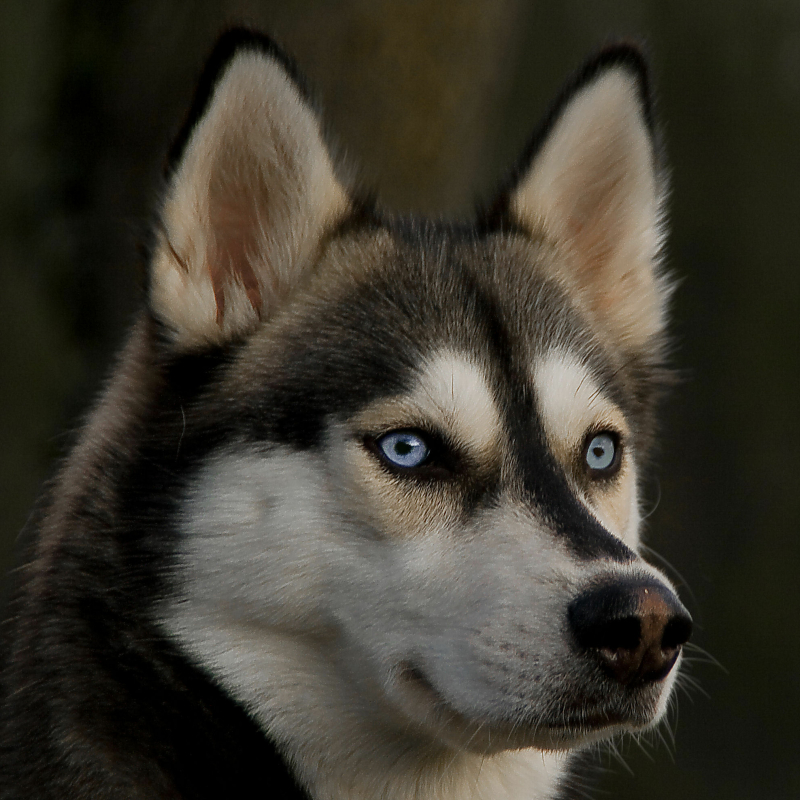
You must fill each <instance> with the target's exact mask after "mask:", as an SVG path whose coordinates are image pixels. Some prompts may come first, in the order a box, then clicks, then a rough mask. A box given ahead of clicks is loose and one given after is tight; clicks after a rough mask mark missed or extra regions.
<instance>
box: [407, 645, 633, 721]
mask: <svg viewBox="0 0 800 800" xmlns="http://www.w3.org/2000/svg"><path fill="white" fill-rule="evenodd" d="M396 675H397V676H398V680H399V681H401V682H402V683H404V684H406V685H410V686H411V687H413V689H414V690H415V691H418V692H421V693H422V694H423V695H424V696H425V697H426V699H427V700H428V702H430V703H431V704H432V705H434V706H436V707H438V708H440V709H448V710H449V711H450V712H451V713H455V714H457V715H459V716H461V713H460V712H459V711H458V710H457V709H455V708H454V707H453V705H452V704H451V703H450V702H449V701H448V700H447V698H446V697H445V696H444V695H443V694H442V693H441V692H440V691H439V690H438V689H437V688H436V687H435V686H434V685H433V684H432V683H431V681H430V680H429V678H428V677H427V676H426V674H425V672H424V671H423V669H422V668H421V667H419V666H418V665H417V664H416V663H415V662H413V661H410V660H406V661H402V662H400V663H399V664H398V665H397V671H396ZM587 706H588V707H587V708H586V709H585V710H584V709H580V710H571V711H565V713H564V714H563V715H561V716H559V718H558V719H553V718H551V719H549V720H548V719H541V718H540V719H537V720H536V721H535V722H533V723H532V724H531V727H532V728H535V729H537V730H540V731H548V732H549V733H551V734H555V735H563V736H567V737H573V736H580V735H583V734H590V733H596V732H598V731H602V730H604V729H608V728H623V727H624V728H630V727H631V726H634V727H638V726H640V725H646V721H644V720H642V719H638V718H637V715H635V714H625V713H622V712H620V711H615V710H613V709H608V708H606V709H603V708H602V706H601V703H599V702H597V701H594V700H587ZM592 706H594V708H592ZM573 709H574V706H573ZM509 724H512V723H509ZM513 726H514V727H517V726H519V721H517V722H514V723H513Z"/></svg>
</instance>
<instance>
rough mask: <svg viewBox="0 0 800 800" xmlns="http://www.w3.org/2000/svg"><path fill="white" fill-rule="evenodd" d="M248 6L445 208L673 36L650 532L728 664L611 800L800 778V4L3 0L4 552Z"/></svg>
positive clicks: (115, 323) (61, 435) (406, 176)
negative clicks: (670, 324) (594, 58)
mask: <svg viewBox="0 0 800 800" xmlns="http://www.w3.org/2000/svg"><path fill="white" fill-rule="evenodd" d="M236 22H239V23H240V22H245V23H248V24H251V25H254V26H257V27H259V28H262V29H264V30H266V31H268V32H271V33H272V34H273V35H274V36H276V37H277V38H278V40H279V41H281V42H282V43H283V44H284V45H285V47H286V48H287V49H288V50H289V51H290V52H291V53H293V54H294V56H295V57H296V59H297V61H298V62H299V64H300V65H301V66H302V69H303V70H304V71H305V72H306V74H307V75H308V76H309V78H310V79H311V82H312V84H313V86H314V87H316V91H317V94H318V97H319V99H320V101H321V105H322V107H323V108H324V109H325V111H326V113H327V118H328V120H329V121H330V124H331V128H332V129H333V130H334V131H335V132H336V134H337V136H338V141H339V144H340V145H341V148H342V150H343V151H344V152H345V153H347V154H349V155H350V156H351V157H352V159H353V160H355V161H356V162H357V163H360V164H361V165H362V173H361V174H362V177H363V179H364V181H365V182H366V183H367V184H370V185H373V186H375V187H376V188H377V191H378V195H379V197H380V199H381V200H382V201H383V202H384V203H385V204H386V205H388V206H390V207H392V208H395V209H398V210H402V211H408V210H419V211H425V212H429V213H436V214H439V215H442V216H463V214H464V213H465V212H467V211H468V210H469V208H470V207H471V204H472V202H473V200H474V199H475V198H476V197H477V198H480V197H481V196H485V194H486V192H487V191H488V189H489V188H490V187H491V186H492V184H493V182H494V181H495V180H496V179H497V178H498V176H499V174H500V173H501V171H502V170H503V169H504V168H505V167H506V166H507V165H508V164H509V163H510V162H511V161H512V160H513V159H514V157H515V156H516V154H517V153H518V151H519V150H520V148H521V147H522V144H523V142H524V141H525V139H526V137H527V135H528V134H529V133H530V131H531V130H532V128H533V126H534V125H535V124H536V123H537V121H538V119H539V117H540V115H541V113H542V111H543V109H544V108H545V106H546V104H547V103H548V102H549V101H550V100H551V99H552V97H553V95H554V93H555V92H556V91H557V90H558V88H559V86H560V83H561V81H562V80H563V79H564V77H565V76H566V75H567V74H568V73H569V72H570V71H571V70H572V69H574V68H575V67H576V66H577V65H578V64H579V63H580V62H581V61H582V59H583V58H584V57H585V56H586V55H587V54H588V53H589V52H591V51H592V50H593V49H594V48H596V47H597V46H598V45H599V44H602V43H603V42H604V41H607V40H608V39H609V38H612V37H618V36H626V37H634V38H637V39H640V40H644V41H645V42H646V44H647V45H648V47H649V49H650V51H651V55H652V62H653V69H654V75H655V79H656V84H657V86H658V89H659V97H660V103H659V109H660V115H661V119H662V121H663V123H664V130H665V136H666V142H667V149H668V154H669V160H670V163H671V166H672V187H673V193H672V198H671V201H670V218H671V227H672V237H671V240H670V246H669V263H670V266H671V268H672V270H673V271H674V273H675V274H676V276H677V277H678V278H679V279H680V281H681V285H680V290H679V291H678V293H677V295H676V298H675V302H674V312H675V314H674V316H675V325H674V333H675V342H676V345H677V348H676V354H675V359H674V360H675V364H676V366H677V367H678V368H679V369H680V370H681V373H682V375H683V377H684V381H683V383H682V385H680V386H679V387H678V389H677V390H676V392H675V393H674V396H673V397H672V398H671V399H670V402H669V403H668V405H667V407H666V413H665V423H664V425H663V440H662V453H661V458H660V464H659V469H658V474H659V477H658V479H656V478H655V477H653V478H652V480H651V481H650V483H649V485H648V499H647V509H648V511H651V512H652V513H651V515H650V516H649V518H648V522H647V528H648V530H647V541H648V544H649V545H651V546H652V547H653V548H654V549H655V550H657V551H658V552H659V553H660V554H661V555H662V556H663V557H664V558H665V559H666V560H667V562H669V563H670V564H672V565H674V569H673V570H672V571H671V574H672V575H673V577H674V578H675V580H676V581H677V582H678V583H679V584H680V585H681V593H682V595H683V597H684V599H685V601H686V603H687V605H688V606H689V607H690V609H691V611H692V613H693V615H694V617H695V620H696V623H697V625H696V635H695V642H696V643H697V644H698V645H699V646H700V647H702V648H703V649H704V650H705V651H707V652H708V653H709V654H710V658H706V657H705V656H703V655H702V654H700V653H698V652H695V653H694V657H695V658H696V659H697V660H696V661H695V662H694V663H692V665H691V667H690V672H689V675H690V677H691V680H692V683H693V684H695V683H696V686H687V687H686V689H685V690H684V691H682V692H681V693H680V696H679V701H678V706H677V713H674V714H673V715H672V721H671V728H672V729H673V730H674V731H675V742H674V744H673V743H672V742H671V741H670V735H669V733H668V732H667V731H666V730H665V731H664V738H665V739H666V742H658V741H657V738H656V739H654V738H653V737H649V738H648V739H647V740H646V741H643V742H642V743H641V746H638V745H637V744H636V743H635V742H633V741H632V740H631V741H626V742H622V743H620V746H619V749H620V752H621V759H622V760H623V761H624V764H625V765H623V764H622V763H620V760H618V759H617V758H616V757H614V756H612V755H611V754H608V755H606V756H604V757H603V762H604V764H605V765H606V766H607V767H608V773H607V774H606V775H605V777H604V778H603V779H602V781H601V785H600V787H599V791H598V792H597V793H596V794H595V796H596V797H597V798H603V797H609V796H613V797H617V798H647V799H648V800H667V798H669V800H674V798H676V797H677V798H683V799H685V800H692V799H694V798H698V799H699V798H703V800H707V799H708V798H725V800H740V799H743V798H751V799H752V798H770V799H771V800H772V799H775V800H782V799H783V798H786V800H789V798H795V799H796V798H798V797H800V746H799V745H800V737H799V736H798V725H799V724H800V720H798V715H799V714H800V702H799V697H800V691H799V690H798V685H800V680H798V678H797V672H798V666H799V665H800V647H799V646H798V644H799V642H800V635H799V631H798V629H799V628H800V623H799V620H800V592H799V591H798V588H797V587H798V580H797V574H798V570H800V544H799V542H800V535H798V533H799V532H798V525H797V520H798V516H800V514H799V512H800V509H799V508H798V505H800V503H799V502H798V501H799V499H800V480H798V477H799V475H798V473H799V472H800V470H799V469H798V465H799V464H800V436H799V435H798V426H797V417H798V411H799V410H800V408H799V407H798V395H800V391H799V390H800V386H798V345H799V344H800V337H798V332H799V331H800V326H798V310H800V304H799V303H798V295H799V294H800V292H799V291H798V289H799V286H798V283H799V280H798V276H800V269H798V258H800V220H798V217H800V193H798V183H800V3H798V2H797V0H769V2H755V3H754V2H743V1H742V0H716V1H709V2H702V3H699V2H697V0H692V1H691V2H689V0H676V1H674V2H669V3H667V2H659V1H658V0H652V1H651V2H645V1H644V0H631V1H630V2H623V1H617V2H610V1H609V2H607V1H605V0H594V1H593V2H581V1H580V0H562V1H561V2H536V0H460V1H458V2H456V1H450V0H437V1H436V2H432V0H405V1H402V2H401V1H399V0H396V1H395V2H390V1H389V0H351V1H350V2H324V3H323V2H315V1H314V0H297V1H296V2H289V1H288V0H283V1H282V2H260V3H259V2H256V0H252V2H224V0H223V1H221V2H216V3H211V2H195V3H193V4H188V3H183V2H177V1H176V0H159V2H143V1H142V0H137V2H133V1H132V0H124V1H123V0H116V1H115V2H113V3H112V2H105V1H104V0H81V1H80V2H78V1H77V0H3V2H2V4H0V325H1V326H2V336H3V344H2V348H1V350H0V376H2V378H0V380H2V396H1V397H0V445H1V446H0V487H2V488H1V491H2V497H1V498H0V566H2V568H3V571H5V568H7V567H10V566H11V564H12V562H13V558H14V550H15V540H16V538H17V536H18V534H19V532H20V530H21V529H22V528H23V526H24V525H25V522H26V519H27V515H28V513H29V511H30V508H31V506H32V504H33V503H34V500H35V498H36V496H37V494H38V493H39V491H40V488H41V485H42V482H43V480H44V479H45V478H46V476H47V475H48V474H49V473H50V472H51V471H52V465H53V462H54V459H56V458H57V457H58V456H60V455H63V453H64V450H65V448H66V447H67V445H68V442H69V440H70V435H69V431H70V430H71V429H74V427H75V426H76V424H78V422H79V421H80V418H81V414H82V413H83V411H84V409H85V408H86V406H87V403H88V402H89V401H90V399H91V398H92V397H93V396H94V395H96V393H97V392H98V390H99V388H100V386H101V383H102V379H103V376H104V375H105V374H106V373H107V371H108V369H109V365H110V362H111V357H112V354H113V352H114V351H115V349H116V348H117V347H118V346H119V344H120V342H121V340H122V337H123V334H124V331H125V329H126V327H127V326H128V324H129V323H130V321H131V319H132V315H133V313H134V310H135V309H136V307H137V304H138V303H139V301H140V289H139V287H140V278H141V270H142V265H141V257H140V256H139V254H138V251H137V242H140V241H142V240H143V238H144V236H143V232H144V231H145V230H146V228H147V223H148V219H149V215H150V213H151V210H152V208H153V203H154V201H155V200H156V198H158V196H159V192H160V190H161V184H160V180H161V164H162V159H163V156H164V153H165V151H166V147H167V145H168V143H169V141H170V138H171V136H172V135H173V134H174V133H175V131H176V128H177V127H178V125H179V124H180V122H181V119H182V114H183V113H184V111H185V109H186V108H187V106H188V102H189V100H190V97H191V93H192V89H193V84H194V80H195V78H196V77H197V74H198V71H199V69H200V66H201V65H202V62H203V59H204V56H205V55H206V53H207V52H208V50H209V48H210V47H211V45H212V43H213V41H214V39H215V37H216V35H217V34H218V33H219V31H220V30H221V29H222V28H223V27H225V26H226V25H229V24H231V23H236ZM65 431H66V433H65ZM678 571H679V573H680V574H678ZM712 658H713V659H715V660H717V661H718V662H719V665H720V666H717V665H715V664H714V663H712V661H711V659H712Z"/></svg>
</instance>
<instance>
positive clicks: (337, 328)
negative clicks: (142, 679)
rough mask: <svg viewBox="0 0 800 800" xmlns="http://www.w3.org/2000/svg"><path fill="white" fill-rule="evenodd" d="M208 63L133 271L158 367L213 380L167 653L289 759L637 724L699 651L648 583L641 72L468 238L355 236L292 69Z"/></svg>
mask: <svg viewBox="0 0 800 800" xmlns="http://www.w3.org/2000/svg"><path fill="white" fill-rule="evenodd" d="M222 49H223V50H224V47H223V48H222ZM229 49H230V52H228V53H227V54H226V55H225V58H219V59H218V62H219V63H221V64H222V66H221V67H219V66H217V67H216V68H215V69H216V71H215V73H214V75H213V76H210V77H209V76H207V82H208V85H209V86H210V90H209V92H208V95H209V97H208V102H207V103H206V105H205V106H204V107H203V108H202V109H201V110H199V112H198V114H197V118H196V121H195V122H194V125H193V127H192V128H191V130H190V133H189V134H188V136H187V137H186V140H185V142H184V143H183V146H182V148H179V151H178V152H177V153H176V157H175V167H174V175H173V178H172V183H171V187H170V190H169V192H168V195H167V198H166V202H165V206H164V210H163V215H162V220H163V224H162V226H161V229H160V234H159V241H158V245H157V247H156V251H155V254H154V257H153V262H152V273H151V290H150V308H151V313H152V315H153V317H154V318H155V319H156V320H157V321H158V324H159V325H160V326H161V328H162V332H163V343H162V347H163V349H164V353H165V355H164V358H165V359H166V361H168V362H169V363H172V364H173V365H175V364H181V365H184V366H183V367H181V370H184V371H185V365H186V364H192V363H196V361H197V359H202V358H203V357H204V354H207V353H209V352H221V351H224V352H225V353H226V357H225V359H224V363H222V366H220V367H219V368H218V369H216V370H215V372H214V378H213V380H210V381H206V382H204V383H203V384H202V386H201V387H200V388H199V389H198V390H197V391H195V392H193V393H189V394H185V395H181V397H182V400H181V404H180V412H181V420H182V428H181V430H180V434H181V435H180V438H179V439H178V441H177V442H176V447H177V448H178V450H180V448H181V447H183V448H184V461H185V462H186V463H187V465H188V466H187V467H186V469H185V479H184V480H183V481H182V484H181V487H182V488H181V502H180V504H179V506H178V509H177V510H176V511H175V518H176V522H175V524H176V525H177V527H178V529H179V531H180V544H179V547H178V555H177V559H176V566H175V568H174V570H173V574H172V577H171V580H172V587H173V589H172V592H171V594H170V596H169V598H168V599H167V600H166V601H165V602H164V604H163V607H162V609H161V612H160V618H161V624H162V627H163V629H164V630H165V631H166V632H167V634H168V636H169V637H170V638H171V639H172V640H173V641H175V642H177V643H178V644H179V646H180V647H181V648H182V649H183V650H184V651H185V652H187V653H188V654H190V656H191V657H192V658H193V659H194V660H196V661H197V662H199V663H200V664H202V665H203V667H204V668H205V669H206V670H208V671H209V672H210V673H211V674H213V675H214V676H215V678H216V679H217V680H218V681H219V683H220V684H221V685H222V686H224V687H225V688H226V689H227V690H228V691H229V692H230V693H231V694H232V695H233V696H234V697H236V698H237V699H238V700H240V702H242V703H243V704H244V705H245V706H246V707H248V708H249V709H251V710H252V712H253V713H254V714H255V715H256V717H257V718H258V719H259V720H260V721H261V722H262V724H263V725H264V726H265V728H266V729H267V730H269V731H271V732H272V733H273V734H274V735H275V736H277V738H278V739H279V741H281V742H283V743H284V746H285V747H286V749H287V750H288V751H289V752H290V753H291V752H295V751H294V750H293V748H295V744H293V742H300V741H301V740H303V741H305V742H308V741H309V739H314V736H316V734H315V733H313V729H314V728H315V727H319V728H324V729H326V730H327V732H328V733H327V735H328V736H329V737H332V736H335V735H336V732H337V731H338V732H342V735H344V734H343V732H344V731H347V735H350V734H351V732H352V730H354V729H355V728H358V729H359V730H360V731H361V735H362V736H370V735H375V736H380V737H384V738H386V737H394V738H395V739H396V740H398V741H401V740H403V739H404V737H405V738H407V737H416V738H417V739H419V740H425V741H436V742H439V743H440V744H443V745H446V746H450V747H456V748H458V749H461V750H475V751H479V752H482V753H489V752H495V751H498V750H504V749H509V748H525V747H537V748H540V749H565V748H570V747H573V746H575V745H577V744H580V743H583V742H586V741H590V740H593V739H597V738H600V737H603V736H607V735H609V734H612V733H614V732H616V731H621V730H636V729H641V728H643V727H646V726H648V725H650V724H653V723H654V722H656V721H657V720H658V719H659V718H660V717H661V715H662V714H663V713H664V710H665V707H666V704H667V701H668V697H669V694H670V690H671V684H672V681H673V679H674V674H675V672H676V670H675V669H674V668H673V667H674V664H675V662H676V660H677V659H678V658H679V652H680V647H681V645H682V644H683V643H684V642H685V641H686V639H687V638H688V634H689V630H690V620H689V618H688V615H687V614H686V612H685V610H684V609H683V607H682V606H681V605H680V603H679V601H678V600H677V598H676V597H675V595H674V592H673V590H672V589H671V587H670V586H669V584H668V583H667V581H666V579H665V578H664V577H663V576H662V575H661V574H660V573H659V572H658V571H656V570H655V569H654V568H652V567H651V566H649V565H647V564H646V563H645V562H644V561H643V560H642V559H641V558H640V557H639V556H638V554H637V547H638V543H639V521H640V519H639V511H638V500H637V481H638V474H639V469H640V465H641V464H642V462H643V461H644V459H645V458H646V454H647V449H648V445H649V442H650V440H651V438H652V416H653V404H654V400H655V396H656V394H657V392H658V388H659V383H660V374H661V370H660V364H661V358H662V346H663V345H662V336H663V328H664V305H665V302H666V299H667V295H668V288H667V285H666V283H665V281H664V279H663V277H662V276H661V275H660V273H659V271H658V268H657V256H658V250H659V242H660V207H661V200H662V195H663V191H664V188H663V180H662V177H661V174H660V168H659V162H658V153H657V149H656V146H655V144H654V138H653V131H652V121H651V119H650V106H649V100H648V95H647V88H646V81H645V74H644V67H643V65H642V63H641V59H640V56H638V54H637V53H636V52H635V51H632V50H630V49H629V48H625V47H621V48H616V49H611V50H608V51H605V52H604V53H603V54H601V55H600V56H599V57H598V58H596V59H595V60H594V61H593V62H591V63H590V64H589V65H588V66H587V68H586V69H585V70H584V72H583V73H582V74H581V75H580V76H579V77H578V78H577V79H576V80H575V81H574V82H573V83H572V84H571V85H570V86H568V87H567V89H566V90H565V93H564V95H563V96H562V98H561V100H560V101H559V102H558V103H557V105H556V106H555V107H554V109H553V111H552V113H551V115H550V117H549V121H548V123H547V125H546V126H545V127H544V128H543V129H542V131H541V132H540V133H539V134H538V136H537V137H536V138H535V139H534V141H533V144H532V145H531V147H530V148H529V150H528V152H527V153H526V154H525V157H524V158H523V160H522V162H521V166H520V167H519V169H518V170H517V174H516V176H515V178H514V180H513V181H512V182H509V184H508V185H507V186H506V187H505V189H504V191H503V192H502V193H501V196H500V199H499V200H498V202H497V204H496V205H495V206H494V208H493V210H492V212H491V213H490V214H487V215H486V216H485V218H484V219H482V220H481V222H480V223H479V224H477V225H475V226H474V227H469V228H467V227H463V228H462V227H459V226H455V225H447V224H443V223H432V222H426V221H423V220H414V219H410V220H396V219H390V218H387V217H386V216H382V215H380V214H378V213H376V212H375V211H373V210H366V209H365V208H364V207H363V206H361V205H359V204H357V203H356V202H355V201H354V200H353V199H352V197H351V195H350V193H349V192H348V191H346V190H345V189H344V188H343V186H342V184H341V183H340V182H339V180H338V179H337V177H336V173H335V171H334V169H333V166H332V164H331V161H330V159H329V156H328V153H327V150H326V148H325V146H324V143H323V140H322V137H321V136H320V133H319V127H318V123H317V120H316V118H315V116H314V115H313V113H312V112H311V110H310V108H309V106H308V103H307V101H306V99H305V97H304V95H303V93H302V91H301V90H299V89H298V86H297V83H296V82H295V79H294V78H293V77H292V73H291V71H290V70H289V69H288V67H287V66H286V64H285V63H284V62H283V60H282V58H281V57H280V56H279V55H277V54H276V53H275V51H274V50H272V49H271V48H270V47H269V46H268V45H264V44H263V43H260V42H259V40H257V39H251V40H246V41H245V42H244V43H243V44H241V43H240V44H239V46H238V48H236V49H234V48H229ZM178 394H179V395H180V392H178ZM189 453H190V454H191V456H189V455H187V454H189ZM298 730H300V731H302V732H303V733H302V734H300V733H298V732H297V731H298ZM368 732H369V733H368ZM296 746H297V747H299V746H300V745H299V744H298V745H296Z"/></svg>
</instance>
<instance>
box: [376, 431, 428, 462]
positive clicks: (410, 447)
mask: <svg viewBox="0 0 800 800" xmlns="http://www.w3.org/2000/svg"><path fill="white" fill-rule="evenodd" d="M376 444H377V445H378V448H379V449H380V451H381V453H382V454H383V457H384V458H385V459H386V460H387V461H388V462H389V463H390V464H393V465H394V466H396V467H405V468H407V469H410V468H413V467H421V466H422V465H423V464H424V463H425V462H426V461H427V459H428V456H429V455H430V453H431V450H430V447H428V445H427V443H426V442H425V440H424V439H423V438H422V437H421V436H418V435H417V434H416V433H412V432H411V431H393V432H392V433H387V434H386V435H385V436H381V438H380V439H378V440H377V442H376Z"/></svg>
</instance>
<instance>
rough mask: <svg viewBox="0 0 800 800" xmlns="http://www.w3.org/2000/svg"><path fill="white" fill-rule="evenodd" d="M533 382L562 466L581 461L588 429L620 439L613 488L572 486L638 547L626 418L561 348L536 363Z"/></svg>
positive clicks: (632, 463)
mask: <svg viewBox="0 0 800 800" xmlns="http://www.w3.org/2000/svg"><path fill="white" fill-rule="evenodd" d="M533 380H534V385H535V387H536V397H537V400H538V404H539V413H540V414H541V417H542V421H543V423H544V426H545V432H546V434H547V437H548V439H549V441H550V445H551V447H552V449H553V452H554V453H555V454H556V456H557V457H559V458H560V459H561V460H562V463H564V465H565V467H568V468H569V467H571V466H572V465H571V464H569V463H568V462H570V461H572V462H574V461H578V460H580V459H581V458H582V456H583V453H582V446H583V441H584V439H585V437H586V435H587V433H588V432H589V431H591V430H595V431H602V430H612V431H615V432H617V433H618V434H620V436H621V437H622V441H623V456H622V458H623V461H622V466H621V468H620V471H619V473H618V475H617V476H616V478H615V480H614V483H613V485H612V486H611V487H602V490H598V491H596V492H595V493H587V492H585V491H582V490H581V489H580V487H578V486H576V485H573V488H574V490H575V492H576V494H578V496H580V497H581V498H582V499H583V500H584V502H585V503H586V505H587V507H588V508H589V510H590V511H591V512H592V513H593V514H594V515H595V516H596V517H597V519H598V520H599V521H600V522H601V523H602V524H603V526H604V527H605V528H606V529H607V530H609V531H610V532H611V533H613V534H615V535H616V536H618V537H619V538H620V539H622V540H623V541H624V542H625V543H626V544H627V545H628V546H629V547H632V548H634V549H636V547H637V546H638V544H639V520H640V515H639V505H638V498H637V489H636V459H635V456H634V453H633V452H632V451H631V449H630V446H629V444H627V443H626V441H625V439H626V436H627V435H628V433H629V430H628V424H627V422H626V421H625V416H624V414H623V413H622V411H621V410H620V409H619V408H618V407H617V406H616V405H615V404H614V403H613V402H612V400H611V399H610V398H609V397H608V396H607V394H605V393H604V392H603V391H602V388H601V387H599V386H598V385H597V381H596V380H595V378H594V376H593V375H592V373H591V370H590V369H589V368H588V367H587V366H586V365H585V364H583V363H581V361H580V360H579V359H578V358H576V357H575V356H574V355H573V354H571V353H569V352H567V351H565V350H562V349H554V350H551V351H550V352H549V353H548V354H547V355H546V356H545V357H544V358H542V359H540V360H539V361H538V362H537V364H536V366H535V368H534V370H533ZM626 444H627V446H626ZM569 471H570V470H569V469H568V474H569ZM573 483H574V482H573Z"/></svg>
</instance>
